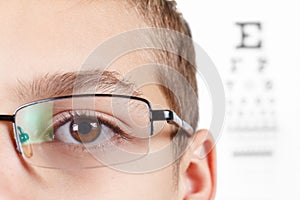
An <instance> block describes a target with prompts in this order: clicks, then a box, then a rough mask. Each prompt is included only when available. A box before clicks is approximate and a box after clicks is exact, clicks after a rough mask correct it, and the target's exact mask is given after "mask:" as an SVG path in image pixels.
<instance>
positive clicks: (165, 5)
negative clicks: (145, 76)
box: [127, 0, 199, 145]
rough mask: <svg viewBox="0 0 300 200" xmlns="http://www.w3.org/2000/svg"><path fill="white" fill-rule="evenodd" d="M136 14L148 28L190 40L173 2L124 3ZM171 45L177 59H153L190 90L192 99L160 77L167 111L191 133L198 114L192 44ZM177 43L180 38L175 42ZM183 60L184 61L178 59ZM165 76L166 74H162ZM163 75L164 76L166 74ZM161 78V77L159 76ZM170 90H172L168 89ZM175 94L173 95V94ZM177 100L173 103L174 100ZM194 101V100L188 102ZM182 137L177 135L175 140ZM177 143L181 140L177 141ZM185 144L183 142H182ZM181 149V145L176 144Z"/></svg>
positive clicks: (143, 0)
mask: <svg viewBox="0 0 300 200" xmlns="http://www.w3.org/2000/svg"><path fill="white" fill-rule="evenodd" d="M127 1H128V2H129V3H130V4H131V5H132V6H134V7H135V10H136V11H137V12H138V14H140V15H142V16H143V17H144V21H145V22H146V23H147V24H148V25H149V26H150V27H156V28H166V29H169V30H174V31H177V32H179V33H182V34H184V35H186V36H188V37H189V38H192V35H191V31H190V28H189V26H188V24H187V22H186V21H185V20H184V18H183V16H182V14H181V13H179V12H178V10H177V8H176V2H175V1H170V0H127ZM177 39H178V38H176V41H174V40H173V41H171V42H172V43H177V45H175V46H176V47H178V49H177V51H178V53H177V55H175V54H173V53H169V52H160V53H159V54H158V55H157V56H159V57H160V59H159V60H160V61H163V62H164V64H166V65H168V66H172V67H173V68H174V69H175V70H176V71H178V72H179V73H180V74H181V75H182V76H183V77H184V79H185V80H186V81H187V83H188V84H189V87H191V88H192V90H193V92H194V94H195V95H190V94H188V93H187V91H188V90H187V89H186V87H187V86H186V85H185V83H182V82H180V81H177V80H173V79H172V77H168V78H166V77H160V80H161V81H162V82H163V84H162V85H164V86H165V87H162V90H163V92H164V94H165V95H166V97H167V99H168V100H169V103H170V107H171V109H173V110H174V111H175V112H176V113H177V114H178V115H180V117H181V118H182V119H184V120H185V121H187V122H188V123H190V124H191V125H192V127H193V128H194V129H196V127H197V123H198V118H199V113H198V109H199V108H198V101H197V98H198V92H197V80H196V67H195V66H196V64H195V63H196V61H195V52H194V51H195V50H194V46H193V43H192V42H191V41H190V42H187V41H178V40H177ZM179 39H180V38H179ZM178 55H184V56H183V57H185V58H187V59H184V58H183V57H181V56H178ZM166 73H167V74H168V72H166ZM166 73H164V74H166ZM161 76H165V75H161ZM169 85H173V86H174V85H175V86H176V87H175V90H172V91H171V90H169V88H170V87H168V86H169ZM172 88H174V87H172ZM174 92H176V94H174ZM176 97H177V99H176ZM191 97H196V98H191ZM180 135H184V134H178V137H180ZM181 140H183V139H182V138H181ZM184 143H185V142H184ZM180 144H181V145H183V144H182V143H180Z"/></svg>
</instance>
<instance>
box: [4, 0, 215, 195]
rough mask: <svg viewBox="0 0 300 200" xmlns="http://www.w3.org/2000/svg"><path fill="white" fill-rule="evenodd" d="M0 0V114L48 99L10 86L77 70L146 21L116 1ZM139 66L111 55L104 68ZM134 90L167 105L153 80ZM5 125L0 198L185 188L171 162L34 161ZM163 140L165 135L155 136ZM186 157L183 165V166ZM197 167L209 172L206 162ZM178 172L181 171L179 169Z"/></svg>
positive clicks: (165, 192)
mask: <svg viewBox="0 0 300 200" xmlns="http://www.w3.org/2000/svg"><path fill="white" fill-rule="evenodd" d="M1 4H2V5H1V6H0V24H1V28H0V38H1V39H0V55H1V56H0V66H1V67H0V102H1V103H0V113H5V114H11V113H13V112H14V111H15V109H16V108H17V107H19V106H20V105H23V104H24V103H27V102H31V101H35V100H37V99H44V98H50V97H51V96H47V94H43V95H41V96H40V97H39V96H34V97H30V96H28V97H26V98H25V99H24V100H22V99H21V98H18V96H17V94H16V92H15V91H16V89H17V88H18V87H19V85H18V84H19V82H20V81H22V82H31V81H33V80H36V79H38V78H41V77H43V76H45V75H46V74H49V75H51V74H54V73H57V72H59V73H65V72H76V71H78V70H80V66H81V64H82V63H83V62H84V60H85V59H86V57H87V56H88V55H89V54H90V53H91V52H92V51H93V50H94V49H95V48H96V47H97V46H98V45H99V44H101V43H102V42H103V41H105V40H106V39H108V38H109V37H111V36H113V35H116V34H119V33H122V32H125V31H128V30H131V29H134V28H139V27H143V26H145V25H144V23H143V21H142V20H141V17H138V16H137V15H136V14H135V13H134V11H133V8H130V7H128V8H127V9H124V7H123V5H119V4H118V2H117V1H116V2H115V3H113V2H106V1H92V2H91V1H87V2H84V1H79V2H77V3H75V2H73V1H59V2H55V3H54V2H52V1H43V2H41V1H36V2H29V1H26V2H25V1H24V2H20V1H5V2H2V3H1ZM120 11H121V12H120ZM141 64H143V61H142V60H141V59H138V58H135V57H134V55H133V54H132V55H128V56H125V57H124V58H122V59H119V60H117V61H116V62H115V63H114V64H113V65H112V66H111V67H110V68H109V70H110V71H117V72H119V73H120V74H121V75H125V74H126V73H128V72H129V71H131V70H132V69H133V68H134V66H139V65H141ZM18 80H20V81H18ZM139 89H140V90H141V91H142V92H143V97H144V98H146V99H148V100H149V101H150V102H151V103H153V104H158V105H160V106H162V107H164V108H168V105H167V103H166V99H165V97H164V95H163V94H162V92H161V90H159V88H158V87H157V86H156V85H148V86H146V87H141V88H139ZM23 92H25V93H26V91H23ZM66 95H68V94H66ZM11 127H12V126H11V124H10V123H5V122H1V123H0V141H2V145H1V147H0V163H2V164H1V169H0V177H1V178H0V199H109V200H114V199H116V200H117V199H145V200H146V199H177V198H178V196H179V198H182V197H184V196H185V191H188V189H187V188H188V186H187V185H188V184H185V183H179V186H182V187H183V188H185V189H182V191H181V189H180V190H179V191H178V193H179V194H177V193H176V192H175V190H176V189H175V187H174V181H173V180H174V171H173V166H172V165H170V166H168V167H165V168H163V169H160V170H157V171H155V172H152V173H145V174H131V173H124V172H119V171H116V170H113V169H111V168H108V167H102V168H97V169H90V170H75V171H67V170H51V169H43V168H37V167H32V166H30V165H28V164H27V163H25V162H24V161H23V160H22V157H21V156H20V155H19V154H18V153H17V152H16V148H15V144H14V142H13V141H14V140H13V130H12V128H11ZM168 138H169V137H168V135H165V136H162V138H161V140H167V139H168ZM190 157H191V156H187V158H186V160H189V158H190ZM203 162H204V161H203ZM189 163H190V162H189V161H187V162H182V163H181V165H182V166H181V168H182V170H183V171H184V170H185V169H187V168H188V167H189ZM203 166H205V167H206V168H207V170H206V172H208V173H207V174H209V167H208V164H207V162H206V165H203ZM205 167H204V168H205ZM183 171H180V170H179V173H180V174H181V175H182V174H185V172H183ZM181 172H182V173H181ZM181 175H180V176H181ZM185 175H186V176H189V174H188V173H186V174H185ZM185 175H182V176H185ZM207 176H209V175H207ZM203 177H204V176H203ZM187 180H189V179H187ZM187 180H184V181H187ZM200 185H201V184H200ZM202 185H203V184H202Z"/></svg>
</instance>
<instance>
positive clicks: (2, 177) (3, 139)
mask: <svg viewBox="0 0 300 200" xmlns="http://www.w3.org/2000/svg"><path fill="white" fill-rule="evenodd" d="M24 174H25V170H24V169H23V167H22V162H21V160H20V157H19V155H18V153H17V151H16V145H15V142H14V136H13V129H12V124H11V123H10V122H2V121H1V122H0V199H1V200H2V199H3V200H6V199H23V198H22V197H21V196H20V195H22V192H21V191H20V190H19V188H20V185H21V184H20V183H22V182H23V181H24V178H25V177H26V176H24ZM23 184H24V182H23ZM21 188H22V187H21ZM22 190H24V188H23V189H22Z"/></svg>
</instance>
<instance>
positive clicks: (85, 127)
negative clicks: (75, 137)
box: [78, 122, 92, 134]
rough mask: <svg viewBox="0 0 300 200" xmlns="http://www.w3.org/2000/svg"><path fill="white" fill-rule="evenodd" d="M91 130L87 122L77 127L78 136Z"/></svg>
mask: <svg viewBox="0 0 300 200" xmlns="http://www.w3.org/2000/svg"><path fill="white" fill-rule="evenodd" d="M91 130H92V126H91V125H90V123H88V122H82V123H80V124H79V125H78V132H79V133H80V134H87V133H89V132H90V131H91Z"/></svg>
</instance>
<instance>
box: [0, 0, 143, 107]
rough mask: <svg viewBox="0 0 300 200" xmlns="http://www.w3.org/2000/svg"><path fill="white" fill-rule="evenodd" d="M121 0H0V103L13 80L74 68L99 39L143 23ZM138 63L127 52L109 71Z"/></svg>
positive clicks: (126, 70) (7, 93)
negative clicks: (20, 0) (2, 0)
mask: <svg viewBox="0 0 300 200" xmlns="http://www.w3.org/2000/svg"><path fill="white" fill-rule="evenodd" d="M18 2H19V1H18ZM120 2H122V1H86V2H84V1H78V2H74V1H60V2H58V3H53V2H52V1H49V2H48V3H45V1H43V2H31V3H30V2H29V1H28V2H27V1H26V3H20V2H19V3H14V1H11V2H5V3H3V4H7V5H3V6H1V7H0V24H1V29H0V37H1V40H0V55H1V56H0V66H1V67H0V91H1V92H0V100H1V102H4V100H5V99H7V97H8V96H11V95H12V94H11V91H12V89H13V88H14V87H15V86H16V84H17V80H19V79H21V80H22V81H23V80H25V81H27V80H31V79H34V78H36V77H38V76H43V75H45V74H48V73H57V72H70V71H73V72H74V71H78V70H80V66H81V64H82V63H83V62H84V61H85V59H86V58H87V57H88V56H89V55H90V53H91V52H92V51H93V50H94V49H95V48H96V47H97V46H99V45H100V44H101V43H103V42H104V41H106V40H107V39H109V38H111V37H112V36H114V35H117V34H120V33H122V32H126V31H128V30H132V29H136V28H139V27H143V26H145V25H144V22H143V20H141V17H139V16H137V14H136V12H135V10H134V8H132V7H130V6H128V5H125V4H120ZM123 2H124V1H123ZM143 62H144V61H142V60H141V59H137V58H136V56H135V54H134V53H133V54H129V55H127V56H124V57H123V58H121V59H119V60H117V61H116V62H115V63H114V64H113V65H112V67H111V70H115V71H118V72H120V73H121V74H124V73H126V72H128V70H130V68H133V67H134V66H139V65H141V64H143Z"/></svg>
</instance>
